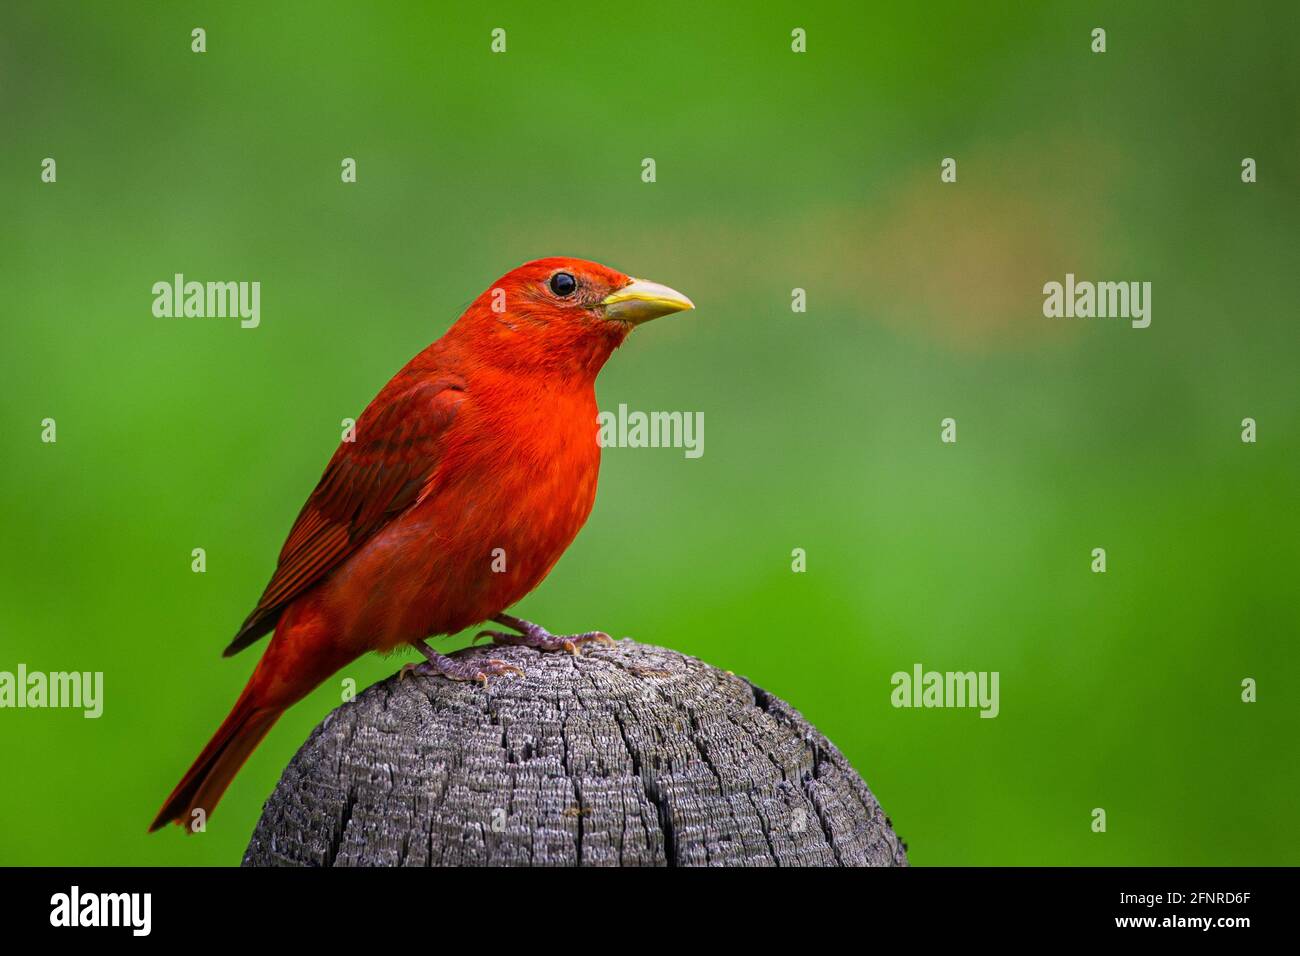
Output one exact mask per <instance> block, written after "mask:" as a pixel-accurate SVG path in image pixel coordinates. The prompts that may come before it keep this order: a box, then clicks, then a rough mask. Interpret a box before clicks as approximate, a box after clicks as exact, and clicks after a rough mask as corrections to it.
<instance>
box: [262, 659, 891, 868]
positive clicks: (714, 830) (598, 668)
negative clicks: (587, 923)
mask: <svg viewBox="0 0 1300 956" xmlns="http://www.w3.org/2000/svg"><path fill="white" fill-rule="evenodd" d="M462 653H465V654H473V655H483V656H492V657H500V658H503V659H505V660H508V661H510V662H511V663H513V664H517V665H518V666H519V667H522V668H523V669H524V671H525V672H526V675H525V676H524V677H522V678H517V677H510V676H507V677H499V678H496V679H494V680H493V682H492V684H491V686H489V687H487V688H484V687H483V686H482V685H480V684H472V683H456V682H453V681H449V680H446V679H444V678H441V677H415V676H409V675H408V676H407V677H405V678H400V679H399V677H396V676H394V677H391V678H389V679H388V680H386V681H383V682H382V683H379V684H376V685H375V686H374V687H371V688H370V689H368V690H367V691H365V693H363V694H361V695H360V696H359V697H357V699H356V700H354V701H351V702H349V703H347V704H344V705H343V706H341V707H339V708H338V709H336V710H335V711H334V712H333V713H331V714H330V715H329V716H327V717H326V718H325V720H324V721H323V722H322V723H321V724H320V726H318V727H317V728H316V730H315V731H314V732H313V733H312V735H311V737H310V738H309V739H308V740H307V742H306V743H305V744H304V745H303V746H302V748H301V749H300V750H299V751H298V753H297V755H296V756H295V757H294V758H293V760H292V761H291V762H290V764H289V766H288V768H287V769H286V770H285V772H284V775H283V776H282V777H281V779H280V783H279V785H278V786H277V787H276V788H275V792H274V793H273V794H272V795H271V798H270V799H269V800H267V802H266V806H265V808H264V810H263V812H262V817H261V820H259V821H258V824H257V828H256V830H255V831H254V833H253V838H252V841H251V842H250V843H249V845H248V850H247V852H246V854H245V856H244V865H246V866H273V865H288V866H303V865H307V866H398V865H401V866H462V865H471V866H473V865H489V866H490V865H515V866H575V865H581V866H665V865H667V866H771V865H774V864H777V865H782V866H906V865H907V856H906V852H905V851H906V847H905V846H904V845H903V844H902V842H901V841H900V840H899V839H898V837H897V836H896V835H895V834H894V832H893V828H892V827H891V825H890V822H889V819H888V818H887V817H886V816H885V814H884V812H883V811H882V810H881V808H880V805H879V804H878V803H877V802H876V799H875V797H874V796H872V794H871V791H870V790H868V789H867V785H866V784H865V783H864V782H863V781H862V778H861V777H859V776H858V775H857V773H855V772H854V770H853V768H852V767H851V766H849V764H848V762H847V761H846V760H845V759H844V757H843V755H842V754H840V752H839V751H838V750H836V749H835V747H834V746H833V745H832V744H831V743H830V742H829V741H827V740H826V738H825V737H823V736H822V735H821V734H820V733H818V732H817V730H816V729H815V728H814V727H813V726H812V725H810V724H809V723H808V722H807V721H805V720H804V719H803V717H801V716H800V715H799V713H798V712H797V711H795V710H794V709H793V708H791V707H790V706H789V705H788V704H786V703H785V702H783V701H781V700H779V699H778V698H776V697H773V696H772V695H771V694H769V693H767V692H766V691H764V690H762V689H760V688H758V687H755V686H753V685H752V684H750V683H749V682H748V681H746V680H744V679H742V678H740V677H736V676H734V675H732V674H729V673H726V672H723V671H720V670H718V669H717V668H714V667H711V666H709V665H708V664H705V663H704V662H702V661H699V660H696V659H695V658H691V657H686V656H684V655H682V654H678V653H676V652H675V651H670V650H666V649H664V648H661V647H653V646H650V645H647V644H638V643H636V642H635V641H632V640H623V641H619V642H618V643H617V644H616V645H615V646H614V647H602V646H594V645H588V646H587V647H586V649H585V651H584V654H583V656H582V657H574V656H572V655H569V654H563V653H560V654H541V653H539V652H537V651H535V650H531V649H528V648H518V647H479V648H475V649H472V650H467V651H464V652H462Z"/></svg>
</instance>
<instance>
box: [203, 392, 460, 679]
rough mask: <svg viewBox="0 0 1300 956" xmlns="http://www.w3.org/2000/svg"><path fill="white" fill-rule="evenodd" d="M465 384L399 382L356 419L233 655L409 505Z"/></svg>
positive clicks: (433, 463) (437, 453)
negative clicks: (350, 437)
mask: <svg viewBox="0 0 1300 956" xmlns="http://www.w3.org/2000/svg"><path fill="white" fill-rule="evenodd" d="M464 397H465V392H464V383H463V382H461V381H460V380H459V379H455V378H441V379H438V380H435V381H430V380H428V379H425V380H422V381H419V382H417V383H416V384H414V385H408V386H403V385H402V383H400V382H399V380H394V382H392V383H390V384H389V386H387V387H386V388H385V389H384V391H382V392H380V394H379V395H378V396H377V397H376V398H375V400H374V401H373V402H371V403H370V406H369V407H368V408H367V409H366V410H365V411H364V412H363V413H362V415H361V418H360V419H359V420H358V421H357V426H356V440H355V441H351V442H344V443H343V444H341V445H339V448H338V450H337V451H336V452H335V453H334V457H333V458H331V459H330V463H329V465H327V466H326V468H325V474H323V475H322V476H321V479H320V481H319V482H318V483H317V485H316V489H315V490H314V491H313V492H312V493H311V497H309V498H308V499H307V503H306V504H305V505H303V508H302V511H301V512H300V513H299V514H298V518H297V520H296V521H295V522H294V524H293V528H292V529H290V531H289V535H288V537H287V538H286V539H285V542H284V547H283V548H281V549H280V559H279V562H278V564H277V566H276V569H275V573H274V574H273V575H272V576H271V581H270V583H269V584H267V586H266V590H265V591H264V592H263V594H262V597H261V599H260V600H259V601H258V602H257V607H255V608H253V611H252V613H251V614H249V615H248V618H247V619H246V620H245V621H244V624H243V626H242V627H240V629H239V633H238V634H236V635H235V638H234V640H233V641H231V642H230V646H229V647H227V648H226V650H225V656H227V657H229V656H230V655H231V654H235V653H237V652H239V651H241V650H243V649H244V648H245V647H248V646H249V645H250V644H252V643H253V642H254V641H256V640H257V639H258V638H259V637H261V636H262V635H263V634H266V633H267V632H268V631H270V630H271V629H272V628H273V627H275V622H276V621H277V620H278V619H279V617H280V614H281V612H282V611H283V610H284V609H285V607H287V606H288V605H289V603H290V602H292V601H293V600H294V599H295V598H297V597H299V596H301V595H302V594H303V593H304V592H306V591H307V590H308V589H310V588H311V587H313V586H314V585H316V584H317V583H318V582H319V581H320V580H321V579H322V578H324V577H325V576H326V575H327V574H329V573H330V572H331V571H332V570H334V569H335V568H336V567H338V565H339V564H341V563H342V562H343V561H344V560H345V559H346V558H347V557H348V556H349V555H351V554H352V553H353V552H354V551H356V550H357V548H359V547H361V545H362V544H364V543H365V542H366V541H367V540H369V539H370V538H371V537H372V536H373V535H374V534H375V533H376V532H377V531H378V530H379V529H380V528H382V527H384V526H385V525H386V524H387V523H388V522H389V521H391V520H392V519H393V518H394V517H395V516H396V515H398V514H400V513H401V512H402V511H404V510H405V509H406V508H408V507H410V506H411V505H412V504H413V503H414V502H415V501H416V499H417V498H418V496H419V494H420V490H421V489H422V488H423V487H424V486H425V485H426V484H427V483H428V481H429V479H430V477H432V475H433V472H434V469H435V468H436V467H437V465H438V462H439V460H440V459H441V457H442V452H443V449H444V447H445V438H446V432H447V429H448V427H449V426H450V425H451V423H452V421H453V420H454V419H455V417H456V409H457V408H458V407H459V405H460V403H461V402H462V401H463V400H464Z"/></svg>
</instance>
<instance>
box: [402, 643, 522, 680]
mask: <svg viewBox="0 0 1300 956" xmlns="http://www.w3.org/2000/svg"><path fill="white" fill-rule="evenodd" d="M434 653H437V652H434ZM407 674H415V675H417V676H419V677H434V676H441V677H445V678H447V679H448V680H455V681H475V682H477V683H480V684H482V685H483V686H484V687H486V686H488V678H490V677H501V676H503V675H505V674H514V675H515V676H516V677H523V676H524V671H523V668H521V667H517V666H515V665H514V664H511V663H510V662H509V661H503V660H501V659H499V658H496V657H492V658H489V659H488V660H485V661H477V660H457V659H456V658H453V657H447V656H446V655H445V654H438V655H437V657H434V658H430V659H429V660H427V661H423V662H421V663H419V664H411V663H406V664H403V665H402V669H401V670H400V671H399V672H398V674H397V679H398V680H399V681H400V680H403V679H405V678H406V675H407Z"/></svg>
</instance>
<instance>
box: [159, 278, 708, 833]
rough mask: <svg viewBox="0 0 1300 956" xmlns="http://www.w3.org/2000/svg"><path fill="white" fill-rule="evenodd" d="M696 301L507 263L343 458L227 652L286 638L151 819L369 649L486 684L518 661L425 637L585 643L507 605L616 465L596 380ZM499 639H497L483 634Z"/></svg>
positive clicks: (585, 511) (592, 636)
mask: <svg viewBox="0 0 1300 956" xmlns="http://www.w3.org/2000/svg"><path fill="white" fill-rule="evenodd" d="M690 308H693V305H692V303H691V301H690V300H689V299H688V298H686V297H685V296H684V295H682V294H681V293H679V292H675V291H674V290H672V289H669V288H667V287H666V286H662V285H658V284H656V283H653V282H645V281H643V280H640V279H632V278H629V277H628V276H626V275H623V274H622V273H621V272H618V271H616V270H614V269H610V268H607V267H605V266H602V265H598V264H596V263H594V262H584V261H582V260H580V259H565V258H551V259H539V260H537V261H536V262H530V263H527V264H526V265H522V266H520V267H519V268H518V269H515V270H513V271H512V272H509V273H507V274H506V275H504V276H502V277H501V279H500V280H498V281H497V282H496V283H494V284H493V286H492V287H491V288H490V289H488V290H487V291H485V292H484V293H483V294H482V295H480V296H479V297H478V298H477V299H475V300H474V302H473V303H472V304H471V305H470V307H469V308H468V309H467V310H466V311H465V314H464V315H462V316H461V317H460V319H458V320H457V321H456V323H455V324H454V325H452V327H451V328H450V329H449V330H448V331H447V333H446V334H445V335H443V337H442V338H440V339H438V341H436V342H434V343H433V344H432V345H430V346H429V347H428V348H426V349H425V350H424V351H422V352H421V353H420V354H419V355H417V356H415V358H413V359H411V361H410V362H408V363H407V365H406V367H405V368H403V369H402V370H401V371H400V372H398V373H397V374H396V375H395V376H394V377H393V379H392V381H390V382H389V383H388V384H387V385H385V386H384V387H383V389H382V390H381V391H380V392H379V394H378V395H377V396H375V399H374V401H372V402H371V403H370V405H369V406H368V407H367V408H366V410H365V411H364V412H363V413H362V414H361V417H360V418H359V419H358V420H357V423H356V429H355V435H354V436H349V437H351V438H352V439H353V440H350V441H348V440H345V441H344V442H343V443H342V444H340V445H339V448H338V450H337V451H336V452H335V453H334V457H333V458H331V459H330V462H329V465H328V466H327V467H326V469H325V474H324V475H323V476H322V477H321V480H320V483H319V484H317V485H316V489H315V490H314V491H313V492H312V493H311V496H310V497H309V498H308V499H307V503H306V504H305V505H304V506H303V508H302V511H301V512H300V513H299V515H298V519H297V521H295V522H294V524H293V528H292V529H291V530H290V532H289V537H288V540H286V541H285V543H284V547H283V548H282V549H281V551H280V559H279V562H278V564H277V566H276V569H275V573H274V574H273V575H272V577H271V582H270V584H268V585H267V586H266V591H265V592H264V593H263V594H262V597H261V600H259V601H258V602H257V606H256V607H255V608H254V609H253V612H252V613H251V614H249V616H248V618H247V620H245V621H244V624H243V626H242V627H241V628H240V629H239V633H238V634H236V635H235V638H234V640H233V641H232V642H231V643H230V646H229V647H227V648H226V651H225V653H226V656H229V655H231V654H234V653H236V652H237V651H240V650H243V649H244V648H245V647H248V646H249V645H250V644H252V643H254V642H255V641H256V640H257V639H258V638H260V637H262V636H263V635H264V634H267V633H268V632H270V631H274V635H273V636H272V638H271V641H270V643H269V644H268V645H267V648H266V651H265V652H264V653H263V654H262V659H261V660H260V661H258V663H257V667H256V668H255V669H254V670H253V675H252V677H250V678H249V681H248V684H247V686H246V687H245V688H244V691H243V693H242V694H240V695H239V699H238V700H237V701H236V702H235V706H234V709H233V710H232V711H231V712H230V716H228V717H227V718H226V720H225V722H224V723H223V724H222V725H221V727H220V728H219V729H218V730H217V733H216V735H215V736H214V737H213V738H212V740H211V741H210V742H209V743H208V745H207V746H206V747H205V748H203V752H202V753H201V754H199V756H198V759H197V760H195V761H194V764H193V766H191V767H190V769H189V771H188V772H187V773H186V774H185V776H184V777H183V778H182V779H181V782H180V783H179V784H177V786H176V789H175V790H173V791H172V794H171V796H169V797H168V798H167V801H166V803H164V804H163V807H162V809H161V810H160V811H159V812H158V817H157V819H155V820H154V822H153V825H152V826H151V827H150V830H156V829H158V828H160V827H162V826H163V825H164V824H166V823H171V822H175V823H178V824H181V825H182V826H184V825H187V824H189V823H190V822H191V820H192V819H194V817H195V811H196V810H202V811H203V812H204V814H205V815H206V814H211V812H212V810H213V807H215V806H216V803H217V801H218V800H219V799H220V798H221V795H222V794H223V793H224V792H225V790H226V787H227V786H228V785H229V784H230V781H231V779H232V778H233V777H234V776H235V773H236V772H237V771H238V770H239V768H240V767H241V766H242V765H243V763H244V761H245V760H246V759H247V758H248V755H249V754H250V753H252V751H253V749H254V748H255V747H256V746H257V745H258V743H260V742H261V740H262V738H263V737H265V736H266V733H267V732H268V731H269V730H270V729H271V726H272V725H273V724H274V723H275V721H276V719H277V718H278V717H279V716H280V714H282V713H283V712H284V710H285V708H287V707H289V706H290V705H292V704H293V703H295V702H296V701H298V700H300V699H301V698H302V697H304V696H305V695H306V694H307V693H308V692H310V691H311V690H312V689H313V688H315V687H316V686H318V685H319V684H320V683H321V682H322V681H324V680H325V679H326V678H327V677H329V676H330V675H331V674H333V673H334V672H335V671H337V670H338V669H339V668H341V667H343V666H344V665H345V664H347V663H349V662H350V661H353V660H355V659H356V658H357V657H359V656H361V655H362V654H364V653H365V652H366V651H389V650H393V649H394V648H398V647H400V646H401V645H404V644H409V645H411V646H413V647H415V648H416V649H417V650H419V651H420V652H421V653H422V654H423V655H424V657H425V658H426V662H424V663H421V664H420V665H419V666H418V667H416V668H414V670H415V671H416V672H418V673H422V674H440V675H442V676H444V677H447V678H450V679H452V680H479V681H483V682H485V683H486V681H487V679H488V678H489V677H492V676H496V675H500V674H504V673H506V672H508V671H512V670H515V668H513V667H511V666H510V665H508V664H506V663H505V662H503V661H500V660H496V659H491V660H487V661H483V662H480V663H474V662H472V661H468V660H457V659H454V658H451V657H447V656H444V655H442V654H439V653H438V652H437V651H435V650H433V648H431V647H429V646H428V645H427V644H425V638H426V637H429V636H431V635H438V634H452V633H455V632H457V631H460V630H462V629H464V628H466V627H469V626H471V625H473V624H477V623H479V622H481V621H487V620H489V619H490V620H493V621H495V622H497V623H498V624H501V625H504V626H505V627H507V628H509V629H510V630H509V631H486V632H483V634H486V635H488V636H490V637H492V639H493V640H494V641H496V642H498V643H503V644H522V645H527V646H529V647H535V648H538V649H539V650H542V651H555V650H568V651H571V652H576V650H577V648H578V647H579V646H580V645H582V644H583V643H585V642H587V641H593V640H605V641H607V640H609V638H608V636H607V635H605V634H604V633H602V632H599V631H590V632H587V633H585V634H576V635H569V636H558V635H552V634H551V633H549V632H548V631H547V630H545V629H544V628H542V627H539V626H538V625H536V624H531V623H529V622H528V621H525V620H522V619H520V618H517V617H513V616H511V615H509V614H506V613H504V612H505V610H506V609H507V608H509V607H510V606H511V605H513V604H514V603H515V602H517V601H519V600H520V599H521V598H522V597H523V596H524V595H526V594H527V593H528V592H530V591H531V590H533V588H535V587H536V586H537V585H538V584H539V583H540V582H541V581H542V579H543V578H545V577H546V575H547V573H548V572H549V571H550V570H551V568H552V567H554V565H555V562H556V561H558V560H559V558H560V555H561V554H562V553H563V552H564V550H565V548H567V547H568V546H569V544H570V543H571V542H572V541H573V539H574V537H575V536H576V535H577V533H578V530H579V529H580V528H581V527H582V525H583V523H584V522H586V520H587V516H588V515H589V514H590V513H591V506H592V503H593V501H594V499H595V496H596V477H597V473H598V472H599V469H600V447H599V444H598V441H597V409H596V394H595V381H596V374H597V373H598V372H599V371H600V369H601V366H603V365H604V364H605V360H606V359H608V358H609V356H610V353H612V352H613V351H614V349H616V348H617V347H618V346H619V345H620V344H621V343H622V342H623V339H624V338H625V337H626V336H627V334H628V332H629V331H631V329H632V328H633V327H634V326H636V325H638V324H640V323H641V322H645V321H647V320H649V319H653V318H656V317H658V316H661V315H667V314H668V313H671V312H678V311H681V310H683V309H690ZM480 636H483V635H482V634H481V635H480Z"/></svg>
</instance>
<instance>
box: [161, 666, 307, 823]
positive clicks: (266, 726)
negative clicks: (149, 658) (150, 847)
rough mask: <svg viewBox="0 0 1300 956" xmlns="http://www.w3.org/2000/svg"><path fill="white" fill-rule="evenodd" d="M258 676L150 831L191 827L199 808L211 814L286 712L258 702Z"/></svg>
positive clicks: (196, 761) (171, 797) (173, 793)
mask: <svg viewBox="0 0 1300 956" xmlns="http://www.w3.org/2000/svg"><path fill="white" fill-rule="evenodd" d="M257 676H258V675H257V673H254V675H253V678H252V679H251V680H250V681H249V682H248V686H247V687H245V688H244V692H243V693H242V694H240V695H239V700H237V701H235V706H234V709H233V710H231V712H230V716H228V717H227V718H226V719H225V721H224V722H223V723H222V724H221V727H220V728H219V729H218V730H217V733H216V735H215V736H214V737H213V738H212V739H211V740H210V741H208V745H207V746H206V747H204V748H203V752H202V753H201V754H199V756H198V759H197V760H195V761H194V764H193V766H191V767H190V769H189V770H188V771H186V773H185V776H184V777H182V778H181V782H180V783H178V784H177V785H176V789H175V790H173V791H172V794H171V796H170V797H168V798H167V802H166V803H164V804H163V806H162V809H161V810H159V811H158V816H157V818H156V819H155V820H154V821H153V824H152V825H151V826H150V827H149V832H150V833H152V832H153V831H154V830H157V829H160V828H161V827H163V826H165V825H166V824H168V823H177V824H180V825H181V826H184V827H186V829H187V830H188V829H189V826H190V823H191V821H192V820H193V819H194V811H195V810H202V811H203V812H204V814H205V815H206V816H210V815H211V814H212V810H213V808H214V807H216V805H217V801H218V800H220V799H221V795H222V794H223V793H225V792H226V787H228V786H230V781H231V780H233V779H234V778H235V774H236V773H238V772H239V768H240V767H242V766H243V765H244V761H245V760H247V759H248V755H249V754H251V753H252V752H253V751H254V750H255V749H256V748H257V745H258V744H259V743H261V742H262V738H263V737H265V736H266V734H267V732H268V731H269V730H270V729H271V727H272V726H274V724H275V722H276V721H277V720H278V719H279V718H280V715H281V714H283V713H284V711H285V708H284V706H262V705H260V704H259V703H258V701H257V696H258V695H257V694H256V692H255V690H254V685H255V683H256V681H257ZM206 816H205V819H206Z"/></svg>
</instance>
